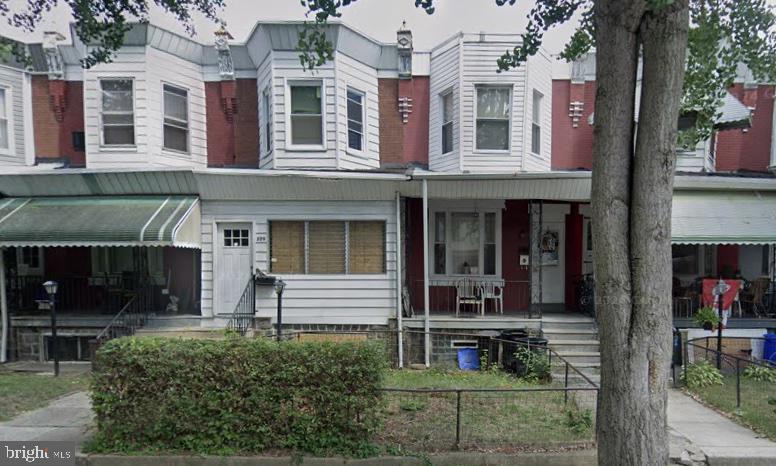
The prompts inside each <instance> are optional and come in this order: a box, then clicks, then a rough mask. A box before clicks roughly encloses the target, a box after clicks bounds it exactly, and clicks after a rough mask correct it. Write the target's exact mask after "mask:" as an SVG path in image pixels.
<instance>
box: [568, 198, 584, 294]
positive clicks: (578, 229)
mask: <svg viewBox="0 0 776 466" xmlns="http://www.w3.org/2000/svg"><path fill="white" fill-rule="evenodd" d="M584 231H585V230H584V227H583V218H582V214H580V213H579V204H578V203H572V204H571V212H570V213H568V214H566V267H565V274H566V276H565V292H566V296H565V302H566V309H576V308H577V292H576V291H577V290H576V287H575V286H574V285H575V280H576V277H578V276H580V275H582V254H583V251H582V246H583V244H584V241H583V235H584Z"/></svg>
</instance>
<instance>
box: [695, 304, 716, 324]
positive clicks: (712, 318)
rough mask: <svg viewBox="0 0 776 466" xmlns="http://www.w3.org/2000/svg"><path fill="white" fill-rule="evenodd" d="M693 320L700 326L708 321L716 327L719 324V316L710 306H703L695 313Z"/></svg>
mask: <svg viewBox="0 0 776 466" xmlns="http://www.w3.org/2000/svg"><path fill="white" fill-rule="evenodd" d="M693 321H695V323H696V324H698V325H700V326H703V324H706V323H710V324H711V325H712V326H713V327H716V326H717V325H719V316H718V315H717V312H716V311H715V310H714V309H713V308H712V307H711V306H704V307H702V308H700V309H698V312H696V313H695V315H694V316H693Z"/></svg>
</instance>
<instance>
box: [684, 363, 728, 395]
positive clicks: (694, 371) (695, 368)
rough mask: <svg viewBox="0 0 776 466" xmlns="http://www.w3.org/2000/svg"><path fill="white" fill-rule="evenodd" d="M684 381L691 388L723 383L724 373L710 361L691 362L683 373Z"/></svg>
mask: <svg viewBox="0 0 776 466" xmlns="http://www.w3.org/2000/svg"><path fill="white" fill-rule="evenodd" d="M681 379H682V381H683V382H684V383H685V384H686V385H687V387H688V388H690V389H698V388H705V387H710V386H712V385H722V381H723V378H722V373H721V372H720V371H719V370H718V369H717V368H716V367H714V366H712V365H711V364H709V362H708V361H698V362H696V363H693V364H690V365H688V366H687V368H686V369H685V372H683V373H682V375H681Z"/></svg>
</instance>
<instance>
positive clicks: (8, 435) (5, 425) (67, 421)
mask: <svg viewBox="0 0 776 466" xmlns="http://www.w3.org/2000/svg"><path fill="white" fill-rule="evenodd" d="M93 418H94V415H93V414H92V409H91V400H90V399H89V394H88V393H87V392H78V393H73V394H72V395H67V396H64V397H62V398H58V399H56V400H54V401H53V402H51V403H50V404H49V405H48V406H46V407H44V408H40V409H36V410H35V411H29V412H26V413H23V414H21V415H19V416H17V417H15V418H13V419H11V420H10V421H6V422H0V441H13V440H23V441H31V440H60V441H67V442H76V444H77V445H78V446H77V447H76V449H77V450H80V445H81V443H83V442H84V441H85V440H87V439H88V438H89V436H90V434H89V432H88V429H89V427H90V426H91V425H92V420H93Z"/></svg>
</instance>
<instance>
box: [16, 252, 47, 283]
mask: <svg viewBox="0 0 776 466" xmlns="http://www.w3.org/2000/svg"><path fill="white" fill-rule="evenodd" d="M16 267H17V273H18V274H19V275H25V276H30V275H43V248H38V247H29V248H16Z"/></svg>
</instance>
